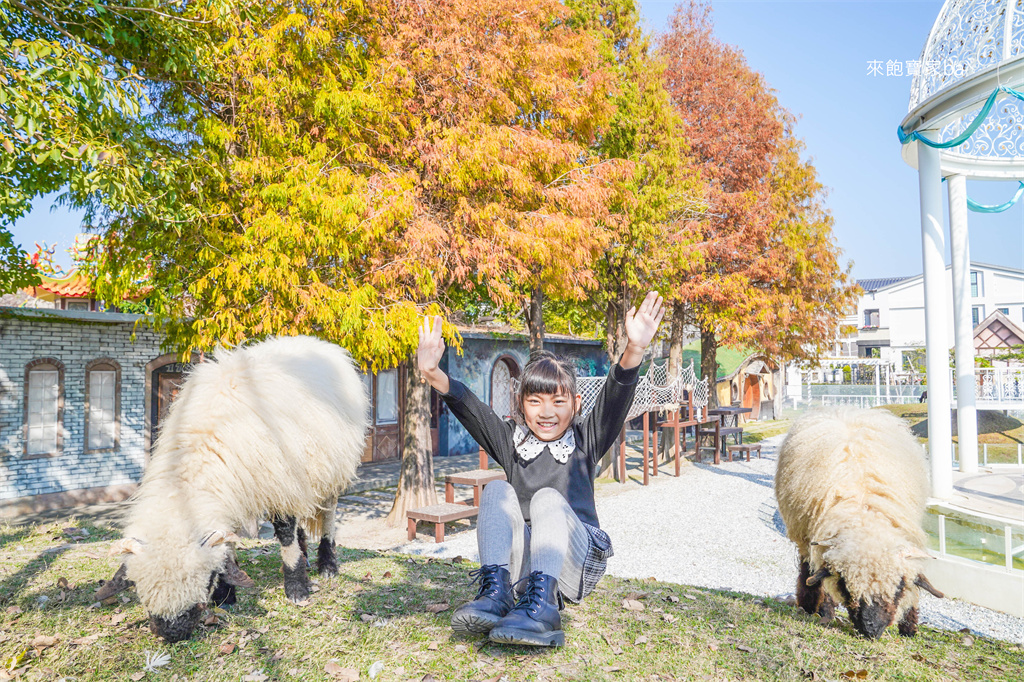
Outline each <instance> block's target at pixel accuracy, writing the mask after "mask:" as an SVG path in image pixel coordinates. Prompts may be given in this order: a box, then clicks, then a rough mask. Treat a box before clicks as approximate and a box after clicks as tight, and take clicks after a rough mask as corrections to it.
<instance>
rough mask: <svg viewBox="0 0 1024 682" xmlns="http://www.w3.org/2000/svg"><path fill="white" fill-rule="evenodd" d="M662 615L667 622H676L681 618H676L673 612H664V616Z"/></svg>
mask: <svg viewBox="0 0 1024 682" xmlns="http://www.w3.org/2000/svg"><path fill="white" fill-rule="evenodd" d="M661 617H662V618H664V619H665V622H666V623H674V622H676V621H677V620H679V619H678V618H676V617H675V616H673V615H672V614H671V613H665V614H662V616H661Z"/></svg>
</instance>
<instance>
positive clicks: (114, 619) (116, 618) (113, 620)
mask: <svg viewBox="0 0 1024 682" xmlns="http://www.w3.org/2000/svg"><path fill="white" fill-rule="evenodd" d="M127 617H128V614H127V613H112V614H111V615H110V624H111V625H118V624H119V623H121V622H122V621H123V620H124V619H126V618H127Z"/></svg>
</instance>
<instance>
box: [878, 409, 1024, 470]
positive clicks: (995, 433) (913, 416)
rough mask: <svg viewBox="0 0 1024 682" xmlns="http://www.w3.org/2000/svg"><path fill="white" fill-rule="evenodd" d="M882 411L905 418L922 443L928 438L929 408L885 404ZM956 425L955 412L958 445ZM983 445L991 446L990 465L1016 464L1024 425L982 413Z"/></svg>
mask: <svg viewBox="0 0 1024 682" xmlns="http://www.w3.org/2000/svg"><path fill="white" fill-rule="evenodd" d="M881 409H883V410H888V411H890V412H892V413H893V414H895V415H896V416H898V417H902V418H903V419H905V420H906V421H907V423H909V424H910V430H911V431H913V432H914V435H915V436H917V437H918V438H920V439H921V440H922V441H924V440H925V439H926V438H927V437H928V405H925V404H920V403H912V404H909V405H883V406H882V407H881ZM956 426H957V424H956V410H953V442H959V441H958V439H957V435H956ZM983 443H987V444H988V461H989V462H1011V463H1012V462H1016V461H1017V445H1018V444H1020V443H1024V423H1021V421H1020V420H1019V419H1015V418H1013V417H1009V416H1006V415H1004V414H1003V413H1002V412H998V411H995V410H979V411H978V444H979V445H981V444H983ZM979 460H980V453H979Z"/></svg>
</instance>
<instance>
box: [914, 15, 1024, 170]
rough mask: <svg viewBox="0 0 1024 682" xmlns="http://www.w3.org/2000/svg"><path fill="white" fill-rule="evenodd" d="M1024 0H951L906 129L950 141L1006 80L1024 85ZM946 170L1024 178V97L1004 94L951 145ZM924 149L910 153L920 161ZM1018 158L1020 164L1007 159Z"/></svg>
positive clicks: (931, 43) (931, 40)
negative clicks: (972, 128)
mask: <svg viewBox="0 0 1024 682" xmlns="http://www.w3.org/2000/svg"><path fill="white" fill-rule="evenodd" d="M1022 74H1024V0H946V3H945V4H944V5H943V6H942V10H941V11H940V12H939V16H938V18H937V19H936V20H935V24H934V26H932V30H931V33H929V35H928V41H927V42H926V43H925V46H924V50H923V51H922V52H921V59H920V62H919V66H918V70H917V73H916V74H915V75H914V80H913V83H912V85H911V89H910V105H909V107H908V112H909V113H908V115H907V118H906V119H904V122H903V130H904V132H906V133H910V132H912V131H913V130H926V129H933V130H934V129H937V130H938V132H937V133H935V132H933V133H928V135H927V136H928V138H929V139H932V140H934V141H935V142H945V141H949V140H952V139H954V138H956V137H957V136H958V135H960V134H961V133H963V132H964V131H965V130H966V128H967V127H968V126H970V124H971V123H972V122H973V121H974V119H975V117H976V116H977V115H978V113H979V110H980V109H981V108H982V106H983V105H984V103H985V100H986V99H987V98H988V96H989V95H991V94H992V92H993V91H994V90H995V89H996V88H997V87H999V86H1006V87H1011V88H1014V89H1016V90H1018V91H1019V90H1021V89H1022V88H1024V77H1022ZM942 155H943V168H944V169H947V168H948V169H950V170H952V169H954V168H955V167H959V169H961V170H962V169H964V168H966V167H968V166H971V164H972V161H971V160H975V161H976V162H977V161H980V162H982V164H983V166H982V167H978V166H976V165H973V166H971V167H972V169H973V170H975V171H976V173H978V174H980V175H983V176H986V177H990V178H992V179H995V178H996V177H1008V176H1013V177H1016V176H1019V175H1020V174H1021V171H1020V168H1019V167H1018V164H1019V163H1020V162H1021V161H1024V101H1021V100H1019V99H1017V98H1015V97H1011V96H1007V95H1000V97H999V99H998V100H997V101H996V103H995V106H994V107H993V108H992V110H991V112H990V113H989V114H988V117H987V118H986V119H985V121H984V123H982V124H981V126H980V127H979V128H978V130H977V131H976V132H975V133H974V134H973V135H972V136H971V137H970V138H969V139H967V141H965V142H964V143H963V144H961V145H959V146H958V147H955V148H951V149H946V150H944V151H943V153H942ZM914 157H916V153H915V152H914V150H911V149H904V158H906V159H907V160H908V162H911V165H916V160H913V158H914ZM1008 162H1010V164H1012V165H1007V163H1008Z"/></svg>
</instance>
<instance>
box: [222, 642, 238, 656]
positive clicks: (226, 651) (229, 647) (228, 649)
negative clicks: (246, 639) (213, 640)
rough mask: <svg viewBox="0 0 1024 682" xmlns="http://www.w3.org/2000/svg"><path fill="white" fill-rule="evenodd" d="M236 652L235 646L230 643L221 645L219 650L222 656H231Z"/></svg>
mask: <svg viewBox="0 0 1024 682" xmlns="http://www.w3.org/2000/svg"><path fill="white" fill-rule="evenodd" d="M234 650H235V645H234V644H232V643H231V642H228V643H227V644H221V645H220V649H219V651H220V653H222V654H230V653H231V652H233V651H234Z"/></svg>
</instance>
